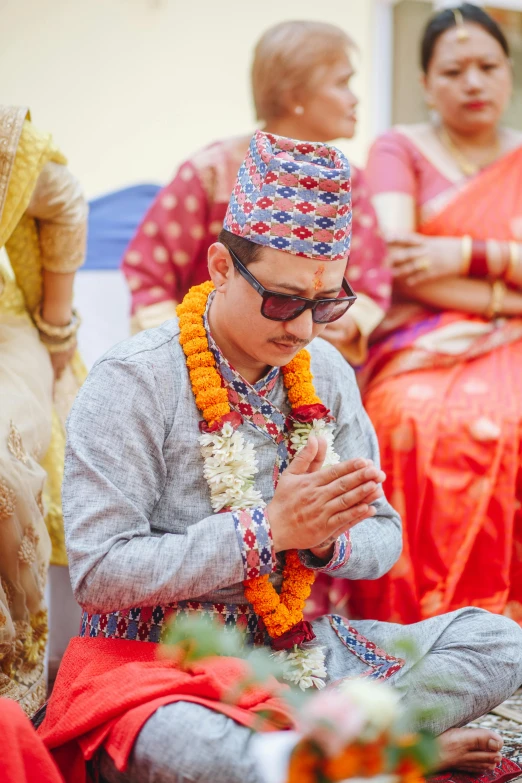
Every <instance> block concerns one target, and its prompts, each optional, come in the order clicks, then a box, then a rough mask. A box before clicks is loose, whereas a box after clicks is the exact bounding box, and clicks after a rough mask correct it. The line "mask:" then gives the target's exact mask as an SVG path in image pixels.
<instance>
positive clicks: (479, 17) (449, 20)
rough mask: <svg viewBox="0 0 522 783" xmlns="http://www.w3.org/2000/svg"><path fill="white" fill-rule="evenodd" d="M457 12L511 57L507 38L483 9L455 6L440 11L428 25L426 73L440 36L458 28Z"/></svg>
mask: <svg viewBox="0 0 522 783" xmlns="http://www.w3.org/2000/svg"><path fill="white" fill-rule="evenodd" d="M455 11H460V13H461V14H462V19H463V20H464V21H465V22H472V23H473V24H478V25H480V27H482V29H483V30H485V31H486V32H487V33H489V34H490V35H491V36H492V37H493V38H494V39H495V40H496V41H498V43H499V44H500V45H501V47H502V49H503V51H504V54H505V55H506V57H509V44H508V42H507V39H506V36H505V35H504V33H503V32H502V30H501V28H500V27H499V25H498V24H497V23H496V22H495V20H494V19H492V18H491V16H490V15H489V14H487V13H486V12H485V11H484V10H483V9H482V8H479V6H477V5H473V3H462V5H457V6H454V7H453V8H446V9H445V10H444V11H439V13H438V14H435V16H432V17H431V19H430V20H429V22H428V24H427V25H426V29H425V30H424V35H423V36H422V43H421V65H422V70H423V71H424V73H427V72H428V68H429V67H430V62H431V60H432V57H433V52H434V51H435V44H436V43H437V41H438V40H439V38H440V36H441V35H442V34H443V33H445V32H446V30H449V29H450V28H451V27H456V25H457V16H456V15H455V13H454V12H455Z"/></svg>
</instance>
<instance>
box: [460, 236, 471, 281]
mask: <svg viewBox="0 0 522 783" xmlns="http://www.w3.org/2000/svg"><path fill="white" fill-rule="evenodd" d="M460 253H461V265H460V274H461V275H462V276H463V277H467V276H468V275H469V268H470V266H471V257H472V255H473V239H472V238H471V237H470V236H469V234H465V235H464V236H463V237H462V240H461V251H460Z"/></svg>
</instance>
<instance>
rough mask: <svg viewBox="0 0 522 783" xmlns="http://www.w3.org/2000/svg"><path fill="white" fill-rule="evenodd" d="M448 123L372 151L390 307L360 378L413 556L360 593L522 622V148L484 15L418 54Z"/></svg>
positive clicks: (422, 609) (456, 16) (361, 604)
mask: <svg viewBox="0 0 522 783" xmlns="http://www.w3.org/2000/svg"><path fill="white" fill-rule="evenodd" d="M422 64H423V70H424V85H425V90H426V94H427V99H428V101H429V104H430V105H431V106H432V107H433V108H434V109H436V110H437V113H438V115H439V118H440V120H439V121H438V122H437V123H433V124H431V123H430V124H425V125H415V126H401V127H397V128H394V129H393V130H392V131H390V132H388V133H386V134H384V136H382V137H381V138H380V139H379V140H378V141H377V142H376V143H375V145H374V147H373V149H372V151H371V154H370V160H369V166H368V170H367V173H368V179H369V184H370V187H371V190H372V192H373V196H374V205H375V207H376V209H377V212H378V215H379V219H380V222H381V227H382V228H383V229H384V231H385V232H386V234H387V238H388V240H389V249H390V259H391V264H392V269H393V272H394V277H395V281H394V283H395V285H394V304H393V307H392V309H391V311H390V313H389V315H388V317H387V319H386V321H385V323H383V324H382V325H381V327H380V336H379V338H380V339H378V342H377V344H376V345H375V346H374V348H373V349H372V354H371V357H370V359H369V362H368V364H367V367H366V369H365V371H364V381H365V394H364V399H365V405H366V408H367V411H368V413H369V415H370V417H371V419H372V421H373V423H374V425H375V428H376V431H377V435H378V438H379V442H380V447H381V455H382V462H383V465H382V467H383V470H384V471H385V472H386V473H387V476H388V478H387V482H386V485H385V491H386V493H387V496H388V498H389V500H390V501H391V503H392V504H393V505H394V506H395V507H396V508H397V510H398V511H399V512H400V513H401V515H402V517H403V521H404V552H403V555H402V557H401V559H400V561H399V562H398V563H397V565H396V566H395V567H394V568H393V569H392V571H391V572H390V573H389V574H387V575H386V576H385V577H383V578H382V579H380V580H377V581H376V582H374V583H369V582H359V583H354V584H353V585H352V589H351V592H352V594H351V597H350V604H351V606H352V609H353V611H354V612H355V613H356V614H357V615H359V616H362V617H371V618H377V619H380V620H391V621H396V622H397V621H398V622H405V623H411V622H415V621H417V620H422V619H424V618H427V617H430V616H432V615H435V614H439V613H442V612H448V611H451V610H453V609H457V608H459V607H462V606H467V605H474V606H478V607H482V608H484V609H488V610H490V611H493V612H498V613H502V614H505V615H507V616H509V617H512V618H513V619H515V620H516V621H517V622H519V623H522V512H521V501H522V468H521V457H522V134H520V133H519V132H515V131H513V130H510V129H508V128H502V127H500V125H499V122H500V118H501V115H502V113H503V110H504V108H505V107H506V104H507V102H508V101H509V98H510V94H511V87H512V73H511V63H510V60H509V51H508V45H507V42H506V39H505V37H504V35H503V33H502V32H501V30H500V28H499V27H498V26H497V25H496V23H495V22H494V21H493V20H492V19H491V17H489V16H488V15H487V14H486V13H485V12H484V11H483V10H481V9H479V8H477V7H476V6H472V5H470V4H467V3H466V4H463V5H461V6H460V7H459V8H457V9H454V10H446V11H443V12H441V13H439V14H437V15H436V16H435V17H434V18H433V19H432V21H431V22H430V23H429V25H428V27H427V29H426V33H425V36H424V41H423V45H422Z"/></svg>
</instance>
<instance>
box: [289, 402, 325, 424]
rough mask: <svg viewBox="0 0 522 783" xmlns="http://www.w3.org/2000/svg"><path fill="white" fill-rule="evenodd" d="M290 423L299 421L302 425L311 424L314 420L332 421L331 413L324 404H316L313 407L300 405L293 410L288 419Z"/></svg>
mask: <svg viewBox="0 0 522 783" xmlns="http://www.w3.org/2000/svg"><path fill="white" fill-rule="evenodd" d="M288 418H289V419H290V421H298V422H299V423H300V424H310V422H311V421H313V420H314V419H327V421H331V420H332V417H331V416H330V411H329V409H328V408H326V407H325V406H324V405H323V404H322V403H320V402H316V403H314V404H313V405H300V406H299V407H298V408H293V409H292V413H291V414H290V416H289V417H288Z"/></svg>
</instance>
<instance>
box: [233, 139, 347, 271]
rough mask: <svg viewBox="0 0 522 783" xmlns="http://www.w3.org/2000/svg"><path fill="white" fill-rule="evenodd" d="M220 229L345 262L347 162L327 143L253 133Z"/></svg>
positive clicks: (297, 252) (295, 251) (310, 255)
mask: <svg viewBox="0 0 522 783" xmlns="http://www.w3.org/2000/svg"><path fill="white" fill-rule="evenodd" d="M223 227H224V228H225V229H226V230H227V231H230V232H231V233H232V234H236V235H237V236H240V237H244V239H248V240H249V241H250V242H255V243H256V244H258V245H263V246H265V247H273V248H275V249H276V250H284V251H285V252H287V253H293V254H294V255H296V256H306V257H308V258H314V259H318V260H321V261H337V260H339V259H341V258H345V259H346V260H347V261H348V256H349V252H350V238H351V227H352V212H351V185H350V164H349V163H348V160H347V158H346V157H345V156H344V155H343V153H342V152H341V151H340V150H338V149H337V148H336V147H333V146H332V145H331V144H324V143H322V142H312V141H296V140H295V139H287V138H285V137H284V136H274V134H272V133H263V132H262V131H256V133H255V134H254V136H253V137H252V140H251V142H250V147H249V150H248V153H247V156H246V158H245V160H244V162H243V163H242V165H241V168H240V169H239V172H238V175H237V180H236V184H235V187H234V190H233V191H232V196H231V197H230V202H229V205H228V210H227V214H226V216H225V222H224V224H223Z"/></svg>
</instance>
